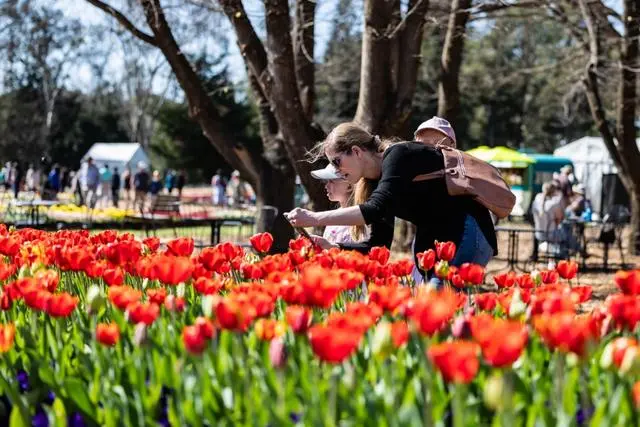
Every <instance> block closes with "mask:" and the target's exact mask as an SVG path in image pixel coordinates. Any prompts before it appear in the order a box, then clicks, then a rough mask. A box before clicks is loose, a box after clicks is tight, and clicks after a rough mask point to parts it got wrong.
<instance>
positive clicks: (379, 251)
mask: <svg viewBox="0 0 640 427" xmlns="http://www.w3.org/2000/svg"><path fill="white" fill-rule="evenodd" d="M390 256H391V251H389V249H387V248H386V247H385V246H375V247H373V248H371V250H370V251H369V259H370V260H374V261H378V262H379V263H380V264H382V265H384V264H386V263H387V261H389V257H390Z"/></svg>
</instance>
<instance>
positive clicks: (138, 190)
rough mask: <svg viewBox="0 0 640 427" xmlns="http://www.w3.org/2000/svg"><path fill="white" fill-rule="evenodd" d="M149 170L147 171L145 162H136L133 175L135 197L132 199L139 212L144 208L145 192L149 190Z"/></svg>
mask: <svg viewBox="0 0 640 427" xmlns="http://www.w3.org/2000/svg"><path fill="white" fill-rule="evenodd" d="M150 180H151V179H150V176H149V172H147V164H146V163H145V162H139V163H138V171H137V172H136V174H135V175H134V176H133V188H134V190H135V198H134V199H133V205H134V207H135V208H136V209H139V210H140V211H141V212H142V210H143V209H144V204H145V201H146V199H147V192H148V191H149V181H150Z"/></svg>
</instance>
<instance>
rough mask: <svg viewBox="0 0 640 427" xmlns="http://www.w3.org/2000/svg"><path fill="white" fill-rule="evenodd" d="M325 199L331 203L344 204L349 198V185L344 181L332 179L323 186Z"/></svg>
mask: <svg viewBox="0 0 640 427" xmlns="http://www.w3.org/2000/svg"><path fill="white" fill-rule="evenodd" d="M324 188H326V190H327V198H328V199H329V200H331V201H332V202H338V203H344V202H346V201H347V200H348V199H349V196H351V185H350V184H349V183H348V182H347V181H345V180H344V179H332V180H330V181H327V182H326V183H325V184H324Z"/></svg>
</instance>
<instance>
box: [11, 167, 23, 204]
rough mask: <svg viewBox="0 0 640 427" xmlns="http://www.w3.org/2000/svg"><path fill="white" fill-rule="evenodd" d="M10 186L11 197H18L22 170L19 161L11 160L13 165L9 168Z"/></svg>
mask: <svg viewBox="0 0 640 427" xmlns="http://www.w3.org/2000/svg"><path fill="white" fill-rule="evenodd" d="M11 171H12V174H11V178H10V179H11V187H12V188H13V197H14V198H15V199H17V198H18V193H20V188H21V187H22V179H23V175H24V172H23V170H22V167H20V163H18V162H13V166H12V168H11Z"/></svg>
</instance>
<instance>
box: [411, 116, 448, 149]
mask: <svg viewBox="0 0 640 427" xmlns="http://www.w3.org/2000/svg"><path fill="white" fill-rule="evenodd" d="M424 129H433V130H437V131H438V132H440V133H442V134H443V135H445V136H448V137H449V138H451V140H452V141H453V145H454V147H455V145H456V133H455V132H454V131H453V128H452V127H451V124H450V123H449V122H448V121H447V120H445V119H443V118H442V117H437V116H433V117H431V118H430V119H429V120H427V121H426V122H422V123H421V124H420V126H418V129H416V131H415V133H414V134H413V135H414V137H415V136H417V135H418V132H420V131H421V130H424Z"/></svg>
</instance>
